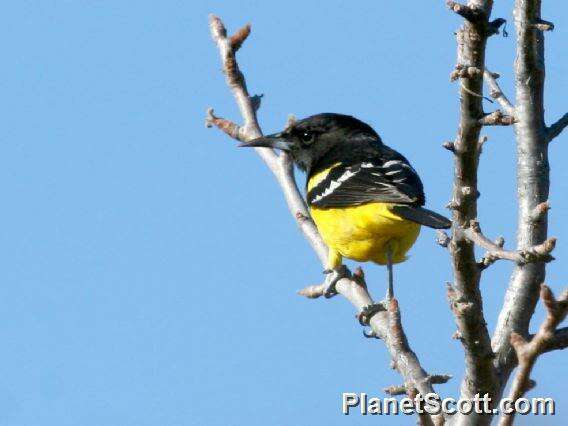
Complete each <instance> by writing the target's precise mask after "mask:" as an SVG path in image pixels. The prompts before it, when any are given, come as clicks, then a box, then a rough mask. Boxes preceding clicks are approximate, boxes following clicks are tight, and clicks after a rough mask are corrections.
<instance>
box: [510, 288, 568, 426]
mask: <svg viewBox="0 0 568 426" xmlns="http://www.w3.org/2000/svg"><path fill="white" fill-rule="evenodd" d="M540 299H541V300H542V303H543V304H544V306H545V307H546V312H547V315H546V319H545V320H544V322H543V323H542V324H541V326H540V328H539V330H538V332H537V333H536V334H535V335H534V336H533V337H532V339H531V340H530V341H527V340H526V339H525V338H524V337H523V336H522V335H520V334H517V333H516V332H512V333H511V337H510V341H511V345H512V346H513V348H514V349H515V353H516V354H517V359H518V362H519V368H518V370H517V374H516V376H515V379H514V380H513V383H512V385H511V390H510V392H509V398H510V400H511V401H512V402H514V401H516V400H518V399H519V398H521V397H522V396H523V395H524V394H525V392H526V391H527V390H528V389H529V388H531V387H533V386H534V382H533V381H531V380H530V374H531V371H532V369H533V367H534V364H535V363H536V360H537V358H538V357H539V356H540V355H541V354H543V353H544V352H546V351H547V348H549V347H550V346H551V345H552V342H553V341H554V338H555V331H556V327H557V326H558V324H560V323H561V322H562V321H563V320H564V318H566V314H567V313H568V290H566V291H564V293H563V294H562V295H561V296H560V298H558V300H557V299H555V297H554V294H553V293H552V291H551V290H550V288H548V287H547V286H546V285H544V284H542V285H541V286H540ZM514 416H515V413H514V412H513V413H511V414H504V415H503V416H502V417H501V419H500V422H499V425H500V426H510V425H512V424H513V419H514Z"/></svg>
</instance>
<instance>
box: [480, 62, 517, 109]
mask: <svg viewBox="0 0 568 426" xmlns="http://www.w3.org/2000/svg"><path fill="white" fill-rule="evenodd" d="M498 77H499V74H495V73H492V72H491V71H489V70H488V69H487V68H485V71H484V72H483V78H484V80H485V82H486V83H487V86H489V95H490V96H491V97H492V98H493V99H495V100H496V101H497V102H499V105H501V108H503V111H505V112H506V113H507V114H508V115H510V116H511V117H514V116H515V107H514V106H513V104H512V103H511V102H510V101H509V99H508V98H507V96H505V94H504V93H503V91H502V90H501V87H500V86H499V83H497V78H498Z"/></svg>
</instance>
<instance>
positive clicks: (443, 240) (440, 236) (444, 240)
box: [436, 229, 452, 248]
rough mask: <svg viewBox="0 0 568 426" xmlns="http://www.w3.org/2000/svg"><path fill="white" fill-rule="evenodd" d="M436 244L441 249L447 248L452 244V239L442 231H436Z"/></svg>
mask: <svg viewBox="0 0 568 426" xmlns="http://www.w3.org/2000/svg"><path fill="white" fill-rule="evenodd" d="M436 242H437V243H438V245H440V246H441V247H445V248H447V247H448V246H449V245H450V243H451V242H452V238H451V237H450V236H449V235H448V234H446V233H445V232H444V231H442V230H441V229H438V230H437V231H436Z"/></svg>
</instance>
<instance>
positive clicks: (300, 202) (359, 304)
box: [206, 15, 444, 425]
mask: <svg viewBox="0 0 568 426" xmlns="http://www.w3.org/2000/svg"><path fill="white" fill-rule="evenodd" d="M210 29H211V35H212V37H213V40H214V41H215V42H216V43H217V47H218V48H219V53H220V55H221V62H222V64H223V71H224V73H225V75H226V80H227V84H228V86H229V88H230V89H231V91H232V93H233V96H234V98H235V100H236V102H237V104H238V106H239V109H240V112H241V115H242V116H243V120H244V123H243V125H242V126H238V125H237V124H235V123H232V122H230V121H229V120H226V119H223V118H219V117H216V116H215V115H214V114H213V110H212V109H209V110H208V112H207V117H206V124H207V125H208V126H216V127H218V128H219V129H220V130H222V131H223V132H225V133H227V134H228V135H229V136H231V137H233V138H235V139H238V140H242V141H247V140H251V139H254V138H257V137H260V136H261V135H262V133H261V130H260V126H259V124H258V120H257V116H256V110H257V109H258V99H256V100H255V97H251V96H249V94H248V91H247V88H246V82H245V77H244V75H243V74H242V73H241V71H240V70H239V66H238V63H237V60H236V57H235V53H236V50H237V49H238V48H240V47H241V46H242V44H243V42H244V41H245V39H246V38H247V37H248V35H249V34H250V30H251V29H250V25H247V26H245V27H244V28H242V29H241V30H239V31H238V32H237V33H236V34H235V35H234V36H232V37H227V30H226V29H225V26H224V25H223V23H222V21H221V20H220V19H219V18H218V17H216V16H213V15H211V17H210ZM256 152H257V153H258V154H259V155H260V157H261V158H262V160H263V161H264V162H265V163H266V165H267V166H268V167H269V169H270V170H271V171H272V173H273V174H274V175H275V177H276V179H277V180H278V183H279V184H280V187H281V188H282V190H283V192H284V195H285V198H286V202H287V204H288V208H289V210H290V212H291V213H292V214H293V216H294V217H295V218H296V221H297V223H298V226H299V227H300V230H301V231H302V233H303V235H304V236H305V237H306V239H307V240H308V241H309V242H310V244H311V245H312V248H313V249H314V251H315V252H316V254H317V255H318V257H319V259H320V262H321V263H322V265H325V262H326V260H327V247H326V245H325V243H324V242H323V240H322V238H321V236H320V235H319V233H318V231H317V228H316V227H315V224H314V223H313V221H312V220H311V218H310V215H309V212H308V209H307V207H306V204H305V202H304V199H303V197H302V195H301V193H300V191H299V189H298V187H297V184H296V181H295V179H294V168H293V164H292V161H291V159H290V157H289V156H288V155H287V154H280V155H277V154H276V153H275V152H274V151H273V150H271V149H267V148H256ZM336 288H337V291H338V292H339V294H341V295H343V296H344V297H345V298H346V299H347V300H349V301H350V302H351V303H352V304H353V306H355V308H356V309H357V311H358V312H361V311H362V310H363V308H365V307H366V306H368V305H371V304H373V303H374V302H373V300H372V298H371V296H370V295H369V293H368V291H367V287H366V285H365V284H364V277H363V275H362V271H361V272H358V273H356V274H355V275H354V277H353V278H350V279H349V278H344V279H341V280H340V281H339V282H338V283H337V286H336ZM324 291H325V286H324V285H319V286H311V287H307V288H305V289H304V290H301V291H300V292H299V293H300V294H301V295H304V296H306V297H309V298H317V297H320V296H321V295H322V294H323V292H324ZM369 325H370V327H371V329H372V330H373V333H375V335H376V336H377V337H380V338H381V339H382V340H383V341H384V342H385V345H386V347H387V349H388V350H389V352H390V354H391V357H392V360H393V365H394V367H395V368H396V369H397V371H398V372H399V373H400V374H401V375H402V377H403V378H404V382H405V386H407V389H409V390H412V389H416V391H417V392H419V393H421V394H422V395H426V394H428V393H435V391H434V388H433V387H432V382H431V380H430V376H429V375H428V374H426V372H425V371H424V369H423V368H422V367H421V365H420V362H419V360H418V358H417V357H416V354H415V353H414V352H413V351H412V350H411V349H410V346H409V345H408V341H407V340H406V336H405V334H404V331H403V329H402V323H401V320H400V310H399V307H398V302H397V301H396V299H393V300H392V301H391V304H390V306H389V310H388V312H379V313H377V314H375V315H373V316H372V317H371V318H370V320H369ZM420 421H421V422H422V423H423V424H426V425H440V424H443V423H444V418H443V416H442V415H432V416H429V415H425V416H422V415H421V416H420Z"/></svg>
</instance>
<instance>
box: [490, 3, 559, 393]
mask: <svg viewBox="0 0 568 426" xmlns="http://www.w3.org/2000/svg"><path fill="white" fill-rule="evenodd" d="M540 9H541V2H540V1H535V0H515V6H514V12H513V16H514V18H515V28H516V34H517V51H516V61H515V94H516V101H515V105H516V108H515V119H516V123H515V135H516V139H517V194H518V225H517V249H518V250H519V251H521V252H522V251H523V250H529V252H530V251H531V250H530V248H531V247H532V248H537V247H540V248H541V249H542V250H539V249H537V250H536V252H534V253H529V256H531V255H533V254H536V255H537V256H541V255H545V256H546V253H547V252H549V251H550V249H551V248H552V246H553V244H554V242H553V241H554V240H551V239H549V238H548V213H547V212H548V205H547V200H548V194H549V188H550V176H549V174H550V166H549V161H548V141H547V131H546V125H545V121H544V103H543V99H544V79H545V58H544V35H543V32H542V31H535V28H534V27H533V26H532V25H531V24H533V23H535V22H539V20H540V19H541V10H540ZM545 265H546V264H545V263H544V262H538V261H537V262H533V263H530V264H518V265H516V266H515V268H514V270H513V273H512V275H511V279H510V282H509V286H508V288H507V291H506V293H505V299H504V303H503V307H502V309H501V312H500V314H499V318H498V321H497V325H496V327H495V332H494V334H493V340H492V346H493V349H494V351H495V353H496V358H495V366H496V368H497V369H498V370H499V373H500V377H501V386H500V388H501V392H502V391H503V389H504V387H505V385H506V383H507V381H508V378H509V376H510V374H511V371H512V369H513V368H514V367H515V365H516V362H517V357H516V356H515V351H514V349H513V347H512V346H511V335H512V333H516V335H519V336H527V335H528V330H529V324H530V319H531V317H532V315H533V313H534V310H535V306H536V303H537V301H538V295H539V290H540V285H541V283H542V282H544V279H545V273H546V269H545ZM496 397H500V394H499V395H496Z"/></svg>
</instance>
